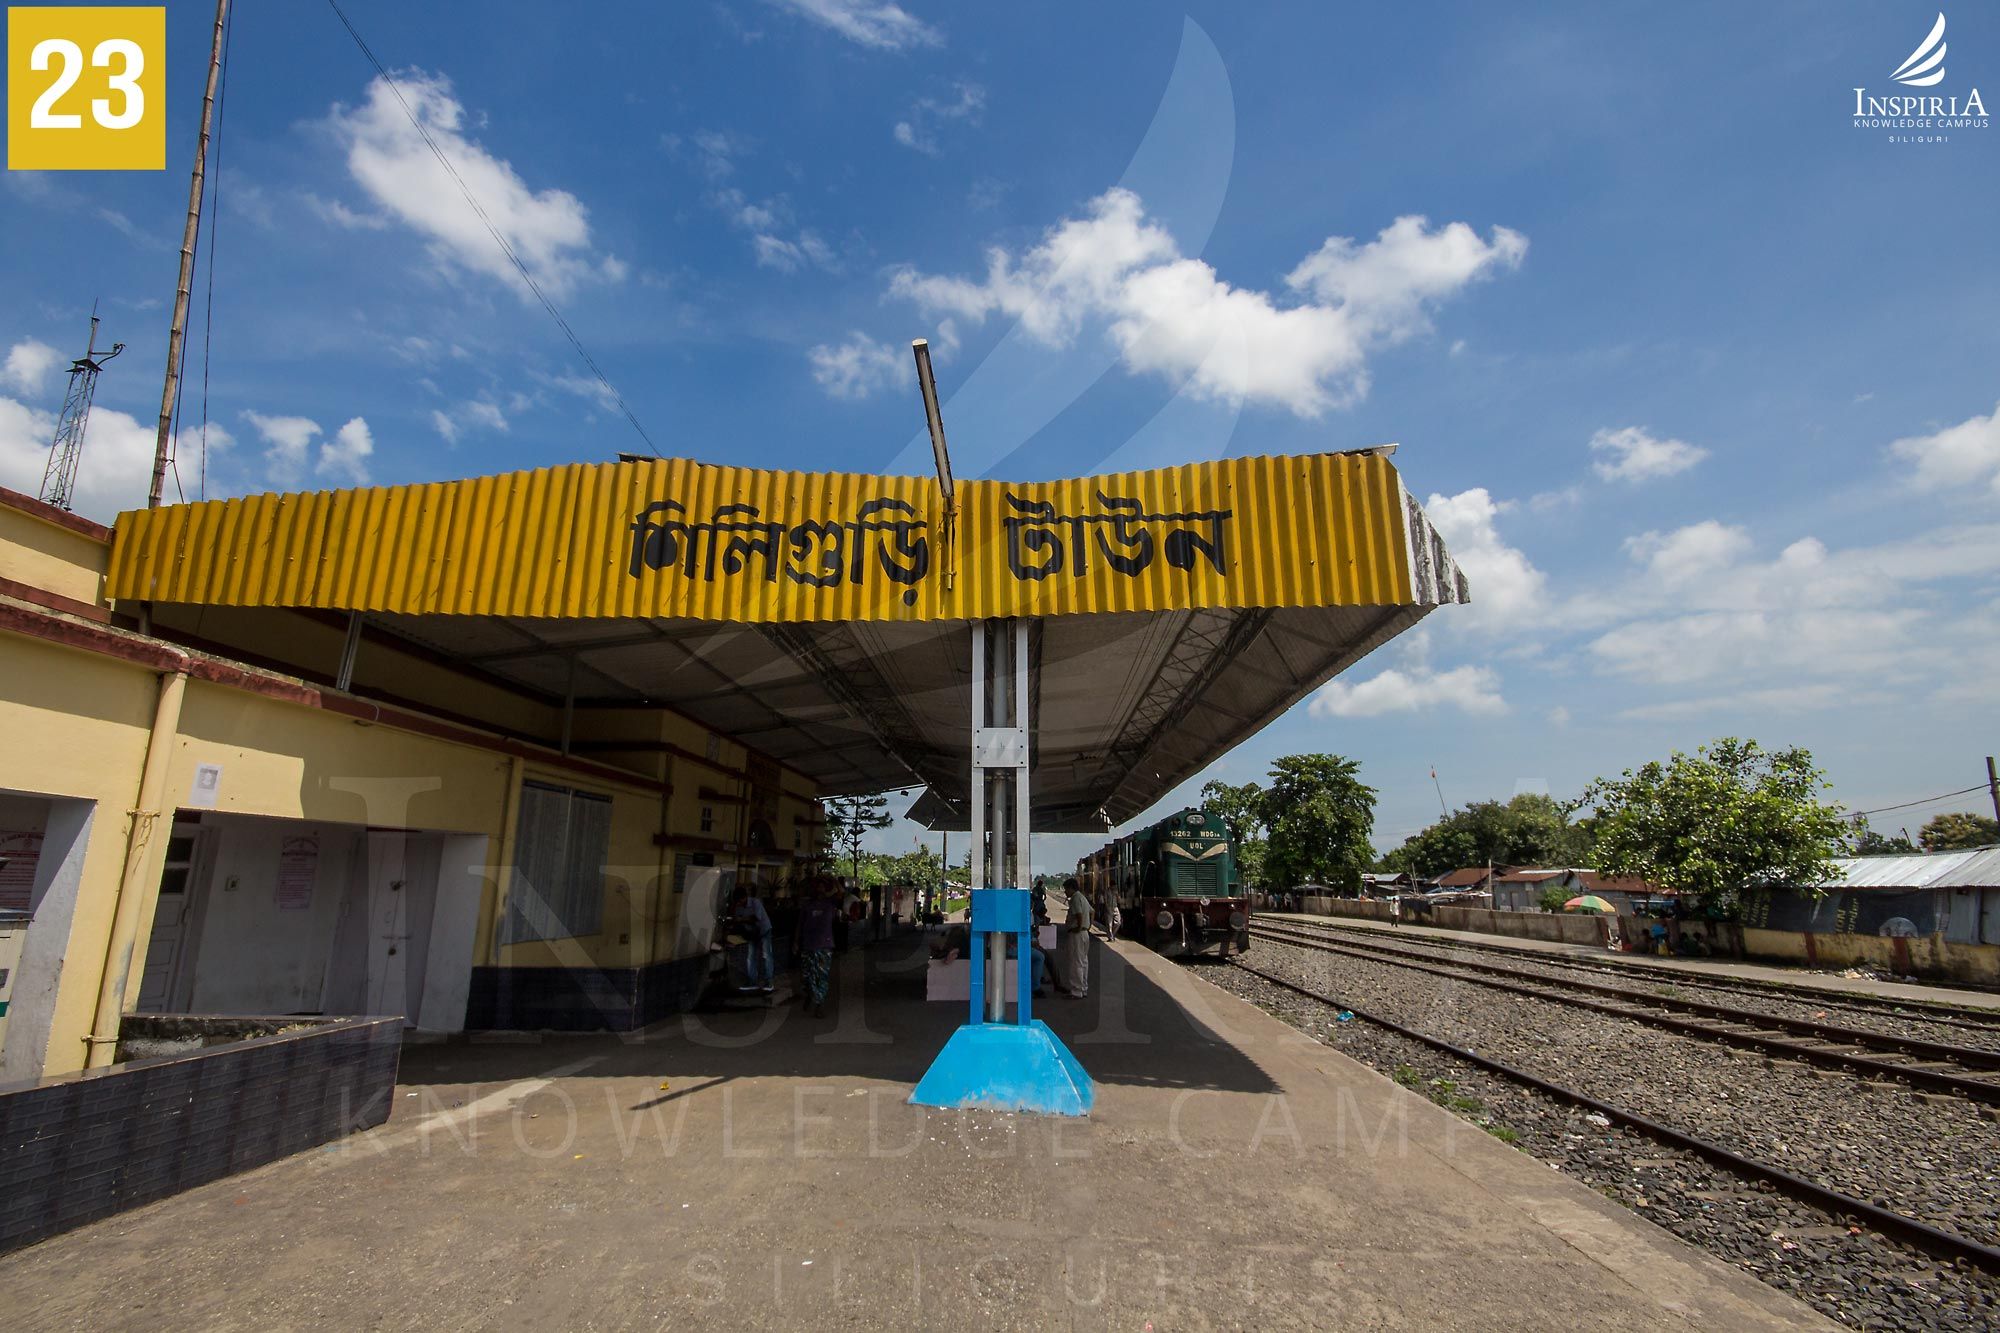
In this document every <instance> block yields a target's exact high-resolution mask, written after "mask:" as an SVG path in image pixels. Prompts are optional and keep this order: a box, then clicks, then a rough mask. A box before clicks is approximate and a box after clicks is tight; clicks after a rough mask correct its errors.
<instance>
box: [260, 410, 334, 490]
mask: <svg viewBox="0 0 2000 1333" xmlns="http://www.w3.org/2000/svg"><path fill="white" fill-rule="evenodd" d="M243 419H244V420H245V421H247V422H249V423H250V426H251V428H252V429H253V430H255V431H256V432H257V434H258V436H259V437H260V438H261V439H262V440H263V441H264V443H265V445H266V446H267V447H266V448H265V450H264V476H265V479H266V480H267V481H269V482H270V484H271V485H273V486H276V487H278V488H279V489H281V490H282V489H285V488H288V487H292V486H297V485H298V484H299V483H300V482H302V481H304V480H305V475H306V464H307V461H308V458H307V456H308V455H309V454H310V453H311V452H312V442H313V439H314V438H315V437H316V436H318V435H319V433H320V427H319V423H318V422H317V421H313V420H310V419H309V418H306V417H280V416H266V415H264V414H263V413H262V412H255V411H245V412H244V413H243Z"/></svg>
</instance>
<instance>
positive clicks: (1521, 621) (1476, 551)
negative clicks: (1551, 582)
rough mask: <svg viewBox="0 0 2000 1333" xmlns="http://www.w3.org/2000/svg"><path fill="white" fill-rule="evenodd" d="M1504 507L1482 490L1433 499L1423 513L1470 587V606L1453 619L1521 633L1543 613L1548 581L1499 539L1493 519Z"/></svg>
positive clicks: (1519, 553) (1434, 496) (1533, 565)
mask: <svg viewBox="0 0 2000 1333" xmlns="http://www.w3.org/2000/svg"><path fill="white" fill-rule="evenodd" d="M1502 508H1503V507H1502V506H1501V505H1500V504H1498V503H1496V502H1495V501H1494V499H1493V497H1492V496H1491V495H1489V494H1488V493H1487V491H1486V488H1485V487H1483V486H1479V487H1474V488H1473V489H1472V490H1469V491H1461V492H1459V493H1458V494H1457V495H1436V494H1433V495H1432V496H1431V498H1430V499H1429V500H1428V501H1427V502H1426V503H1425V504H1424V513H1425V514H1426V515H1428V516H1429V518H1430V521H1431V523H1432V525H1433V526H1434V527H1436V528H1437V530H1438V532H1439V533H1440V534H1441V535H1442V536H1443V537H1444V544H1445V547H1446V549H1448V550H1449V551H1450V552H1451V554H1452V558H1453V559H1454V560H1456V561H1458V564H1459V567H1460V568H1461V569H1463V570H1464V571H1465V578H1466V582H1467V583H1468V584H1469V585H1470V586H1471V590H1472V604H1471V605H1470V606H1469V607H1466V608H1464V609H1463V611H1459V612H1456V613H1455V614H1454V616H1453V619H1454V620H1457V621H1463V622H1464V623H1467V624H1471V625H1474V626H1477V627H1484V628H1488V629H1520V628H1522V627H1524V626H1526V625H1529V624H1532V623H1533V622H1534V621H1535V620H1536V619H1537V618H1538V617H1539V616H1540V615H1541V614H1542V612H1543V611H1544V609H1545V600H1546V599H1545V594H1546V589H1547V584H1548V576H1547V575H1545V574H1543V573H1542V571H1541V570H1539V569H1537V568H1536V567H1535V564H1534V562H1533V561H1531V560H1529V559H1528V557H1527V556H1526V555H1525V554H1524V553H1522V552H1521V551H1520V550H1519V549H1517V548H1515V547H1512V546H1509V545H1508V544H1507V543H1506V541H1505V540H1504V539H1503V538H1502V537H1501V536H1500V532H1499V529H1498V528H1497V527H1496V526H1495V524H1494V520H1495V519H1496V518H1498V517H1499V516H1500V514H1501V512H1502Z"/></svg>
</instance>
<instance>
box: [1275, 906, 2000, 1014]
mask: <svg viewBox="0 0 2000 1333" xmlns="http://www.w3.org/2000/svg"><path fill="white" fill-rule="evenodd" d="M1257 917H1258V919H1259V920H1269V921H1271V922H1273V923H1274V924H1275V923H1279V922H1284V921H1303V922H1310V923H1325V924H1332V925H1338V926H1343V927H1345V926H1353V927H1355V928H1356V929H1358V930H1374V931H1380V932H1382V933H1383V934H1394V935H1417V936H1423V937H1428V938H1430V939H1438V940H1463V941H1465V942H1467V943H1470V944H1497V945H1499V946H1501V947H1502V948H1507V949H1520V950H1522V951H1523V952H1526V953H1546V954H1555V955H1557V956H1558V957H1562V958H1577V959H1582V960H1583V961H1585V962H1591V963H1610V964H1612V965H1614V966H1615V965H1620V964H1629V965H1631V966H1633V967H1642V968H1653V969H1655V970H1657V971H1661V972H1686V973H1690V974H1695V975H1708V976H1716V977H1733V978H1737V979H1739V980H1748V981H1776V982H1782V983H1783V984H1785V985H1788V986H1808V987H1814V988H1816V989H1819V990H1824V991H1831V992H1834V993H1837V994H1855V993H1859V994H1865V995H1878V996H1881V997H1883V998H1885V999H1891V1000H1920V1001H1929V1002H1930V1003H1932V1004H1955V1005H1961V1006H1963V1007H1965V1008H1967V1009H1991V1010H1994V1011H1996V1012H2000V993H1995V992H1993V991H1983V990H1965V989H1963V988H1961V987H1957V986H1946V985H1941V984H1940V985H1932V984H1931V983H1929V982H1911V981H1877V980H1876V979H1875V978H1873V977H1843V976H1841V975H1839V974H1838V973H1834V972H1810V971H1807V970H1806V969H1804V968H1799V967H1782V966H1778V965H1776V964H1767V963H1743V962H1737V961H1735V960H1733V959H1728V958H1661V957H1659V956H1657V955H1654V954H1643V953H1614V952H1612V951H1611V950H1609V949H1599V948H1594V947H1592V946H1590V945H1588V944H1570V943H1566V942H1564V941H1561V940H1529V939H1522V938H1521V937H1520V936H1518V935H1488V934H1485V933H1483V932H1481V931H1476V930H1449V929H1446V928H1445V927H1443V926H1416V925H1403V926H1394V925H1390V924H1389V923H1388V922H1387V921H1367V920H1363V919H1361V918H1359V917H1346V916H1318V915H1314V914H1312V913H1308V912H1259V913H1257Z"/></svg>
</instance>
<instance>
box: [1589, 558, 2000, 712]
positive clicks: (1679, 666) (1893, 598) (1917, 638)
mask: <svg viewBox="0 0 2000 1333" xmlns="http://www.w3.org/2000/svg"><path fill="white" fill-rule="evenodd" d="M1626 548H1627V551H1628V553H1629V554H1630V555H1631V557H1632V559H1633V560H1634V562H1635V563H1636V564H1637V566H1638V570H1637V573H1636V576H1635V577H1634V578H1633V579H1632V580H1630V581H1628V582H1627V583H1626V584H1624V585H1623V586H1618V587H1614V588H1613V589H1612V591H1611V592H1610V593H1609V594H1608V595H1607V597H1606V600H1605V602H1604V603H1603V604H1602V605H1600V606H1597V607H1596V608H1594V611H1595V614H1596V615H1597V616H1598V617H1599V618H1600V619H1601V620H1602V621H1603V622H1605V623H1604V624H1603V625H1602V626H1600V628H1601V632H1600V633H1598V635H1597V636H1596V637H1595V638H1594V639H1592V640H1591V641H1590V642H1589V643H1588V644H1587V645H1585V652H1586V653H1587V654H1588V656H1589V657H1590V658H1591V659H1592V660H1593V661H1595V662H1596V663H1597V664H1598V665H1599V666H1600V667H1601V668H1603V669H1604V670H1606V671H1608V672H1610V673H1611V674H1613V675H1618V676H1623V677H1626V678H1628V679H1631V680H1635V681H1640V682H1645V683H1649V684H1656V685H1675V686H1680V685H1690V684H1696V683H1700V682H1707V681H1714V682H1720V683H1727V684H1728V685H1730V686H1732V687H1734V689H1735V693H1734V694H1733V695H1732V696H1730V697H1733V698H1738V699H1740V698H1743V697H1745V696H1744V695H1743V692H1742V690H1743V687H1745V686H1751V687H1761V683H1764V682H1770V681H1773V680H1783V681H1785V682H1786V685H1785V686H1784V687H1783V688H1786V689H1793V688H1797V689H1804V688H1805V687H1806V686H1807V685H1809V684H1812V683H1814V682H1829V681H1840V682H1846V683H1847V684H1848V685H1850V686H1852V687H1853V688H1857V689H1876V688H1882V687H1887V686H1890V685H1892V684H1894V685H1897V686H1899V687H1900V688H1902V689H1904V690H1911V689H1915V690H1927V689H1930V688H1934V687H1938V686H1940V685H1943V684H1947V683H1949V682H1952V681H1955V680H1958V679H1960V678H1961V677H1962V676H1963V675H1964V674H1965V672H1966V671H1967V670H1968V665H1969V664H1970V663H1974V662H1979V661H1983V660H1987V659H1989V658H1990V655H1991V653H1992V652H1993V651H1994V649H1995V648H1996V647H2000V625H1996V624H1995V623H1994V616H1993V614H1992V608H1991V607H1981V606H1980V605H1978V604H1976V603H1971V604H1968V603H1967V602H1966V601H1965V600H1964V599H1962V598H1947V597H1944V596H1943V595H1942V594H1941V591H1940V590H1939V589H1938V588H1937V587H1936V586H1935V585H1938V584H1941V583H1944V582H1947V581H1950V580H1955V579H1965V578H1991V577H1992V576H1994V575H1995V574H2000V524H1983V525H1973V526H1967V527H1959V528H1952V529H1945V530H1940V531H1936V532H1931V533H1926V534H1924V535H1923V536H1920V537H1915V538H1906V539H1902V540H1898V541H1890V542H1884V543H1881V544H1879V545H1875V546H1859V547H1850V548H1847V549H1844V550H1829V549H1828V548H1827V546H1826V545H1825V544H1824V543H1823V542H1821V541H1820V540H1818V539H1817V538H1814V537H1804V538H1801V539H1799V540H1797V541H1794V542H1792V543H1791V544H1789V545H1787V546H1785V547H1784V548H1783V549H1782V550H1780V551H1779V552H1778V553H1777V555H1776V556H1775V557H1772V558H1769V559H1760V558H1759V557H1758V556H1757V555H1756V551H1755V543H1754V541H1753V539H1752V538H1751V537H1750V536H1749V535H1748V534H1747V533H1746V532H1744V531H1743V530H1741V529H1738V528H1732V527H1727V526H1725V525H1722V524H1720V523H1716V522H1714V521H1712V520H1711V521H1707V522H1703V523H1696V524H1691V525H1689V526H1688V527H1684V528H1681V529H1679V530H1677V531H1675V532H1671V533H1667V534H1659V533H1644V534H1641V535H1640V536H1638V537H1635V538H1633V539H1631V540H1630V541H1628V542H1627V543H1626ZM1661 715H1662V716H1664V714H1661Z"/></svg>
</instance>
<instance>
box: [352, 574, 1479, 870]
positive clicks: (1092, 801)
mask: <svg viewBox="0 0 2000 1333" xmlns="http://www.w3.org/2000/svg"><path fill="white" fill-rule="evenodd" d="M1454 600H1456V599H1455V598H1454ZM1430 609H1431V608H1430V607H1429V606H1427V605H1417V606H1386V607H1378V606H1362V607H1325V608H1278V609H1253V610H1231V609H1206V610H1192V611H1172V612H1141V613H1131V614H1113V615H1081V616H1057V617H1050V618H1048V619H1045V620H1042V621H1040V622H1038V624H1037V626H1036V630H1035V634H1034V638H1033V641H1032V657H1031V671H1032V683H1031V690H1032V693H1033V696H1034V697H1033V699H1032V701H1031V708H1032V710H1033V716H1034V717H1035V720H1036V725H1035V736H1036V748H1035V752H1034V756H1033V764H1032V768H1031V773H1030V784H1031V785H1030V790H1031V791H1032V792H1033V794H1034V799H1033V807H1032V812H1033V821H1034V827H1035V829H1036V831H1037V832H1057V833H1059V832H1088V831H1095V830H1098V829H1102V828H1103V827H1105V821H1107V820H1108V821H1110V822H1111V823H1113V824H1117V823H1122V822H1124V821H1125V820H1127V819H1130V818H1132V817H1133V816H1134V815H1137V814H1139V813H1140V812H1142V811H1144V810H1145V809H1146V808H1147V807H1149V806H1151V805H1152V804H1153V803H1154V802H1155V801H1157V800H1159V799H1160V798H1161V797H1162V796H1164V795H1165V794H1166V793H1167V792H1168V791H1169V790H1171V789H1172V788H1173V787H1174V786H1176V785H1177V784H1179V783H1180V782H1182V781H1184V780H1185V779H1187V778H1188V777H1190V776H1192V775H1193V774H1195V773H1197V772H1199V771H1200V770H1201V769H1202V768H1203V767H1204V766H1206V765H1207V764H1208V763H1210V762H1211V761H1213V760H1214V759H1215V758H1217V757H1218V756H1220V755H1221V754H1223V753H1225V752H1226V751H1228V750H1229V749H1230V748H1231V747H1232V746H1234V745H1236V744H1237V743H1238V742H1240V741H1242V740H1243V739H1245V738H1246V737H1248V736H1250V735H1251V734H1253V733H1254V732H1256V731H1257V730H1258V729H1260V728H1262V727H1263V726H1265V725H1266V724H1267V723H1269V722H1270V721H1272V720H1273V719H1274V718H1276V717H1277V716H1278V715H1279V714H1281V713H1282V712H1284V711H1285V710H1286V709H1287V708H1289V707H1290V706H1291V705H1293V704H1294V703H1296V702H1298V700H1300V699H1301V698H1303V697H1304V696H1305V695H1307V694H1308V693H1310V692H1311V691H1313V690H1314V689H1316V688H1318V687H1319V686H1320V685H1321V684H1323V683H1324V682H1325V681H1326V680H1328V679H1329V678H1330V677H1332V676H1333V675H1334V674H1335V673H1337V672H1339V671H1341V670H1343V669H1345V668H1346V667H1348V666H1350V665H1351V664H1353V663H1354V662H1355V661H1357V660H1359V659H1360V658H1361V657H1362V656H1364V655H1365V654H1367V653H1368V652H1369V651H1370V650H1372V649H1374V648H1375V647H1377V646H1378V645H1380V644H1382V643H1383V642H1385V641H1386V640H1388V639H1389V638H1391V637H1393V636H1394V635H1396V634H1398V633H1400V632H1402V631H1403V630H1405V629H1408V628H1409V627H1410V626H1411V625H1413V624H1415V623H1416V622H1417V621H1418V620H1420V619H1422V617H1423V616H1424V615H1425V614H1426V613H1427V612H1428V611H1429V610H1430ZM368 624H369V632H370V633H371V634H372V633H375V632H378V630H387V631H389V632H391V633H393V634H395V635H398V636H400V637H403V638H407V639H410V640H412V641H414V642H417V643H420V644H423V645H426V646H428V647H430V648H432V649H434V650H436V651H438V652H441V653H444V654H447V655H449V656H451V657H454V658H457V659H459V660H462V661H465V662H467V663H469V664H471V665H475V666H477V667H479V668H481V669H482V670H484V671H487V672H490V673H492V674H495V675H499V676H502V677H505V678H507V679H509V680H512V681H515V682H518V683H519V684H521V685H523V686H526V687H527V688H529V689H532V690H535V691H537V692H539V693H541V694H544V695H548V696H552V697H556V698H561V697H564V695H565V694H566V693H567V692H568V691H569V690H570V689H571V688H572V685H573V688H574V690H575V695H576V697H577V698H578V699H579V700H585V701H589V702H591V703H601V704H616V703H629V704H632V705H635V706H638V705H645V704H653V705H662V704H664V705H668V706H671V707H672V708H674V709H676V710H678V711H679V712H682V713H685V714H687V715H688V716H690V717H692V718H694V719H695V720H697V721H699V722H701V723H702V724H703V725H705V726H708V727H712V728H714V729H715V730H717V731H720V732H722V733H724V734H726V735H729V736H732V737H735V738H736V739H738V740H741V741H742V742H743V743H745V744H746V745H749V746H751V747H753V748H755V749H757V750H760V751H762V752H763V753H765V754H767V755H770V756H772V757H773V758H776V759H779V760H781V761H783V762H784V763H785V764H787V765H789V766H791V767H792V768H794V769H796V770H798V771H799V772H801V773H803V774H805V775H806V776H807V777H808V778H810V779H812V781H813V782H815V783H816V784H817V785H818V786H819V788H820V790H821V791H822V792H823V793H825V794H827V795H846V794H853V793H862V792H876V791H883V790H888V789H890V788H896V787H907V786H911V785H919V784H920V785H923V786H925V787H927V788H929V791H928V792H927V793H926V794H925V796H924V798H923V799H922V800H920V801H919V802H918V804H917V807H916V808H915V809H914V810H913V811H912V817H913V818H916V819H918V820H919V821H920V822H923V823H926V824H928V825H930V826H931V827H933V828H939V827H949V828H964V827H965V826H966V820H965V814H964V811H965V801H966V793H967V780H968V776H969V768H970V757H969V751H970V735H969V728H968V726H967V723H966V718H967V717H969V716H970V712H971V697H970V680H971V662H970V648H969V640H968V638H967V634H968V630H967V626H966V624H965V623H964V622H942V623H940V622H927V623H916V624H896V623H881V622H850V623H832V624H791V625H718V624H715V623H713V622H709V621H693V620H662V619H649V620H636V619H635V620H616V619H607V620H538V619H520V618H509V617H489V616H412V615H397V614H376V615H372V616H370V617H369V620H368ZM572 672H573V673H574V674H572Z"/></svg>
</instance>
